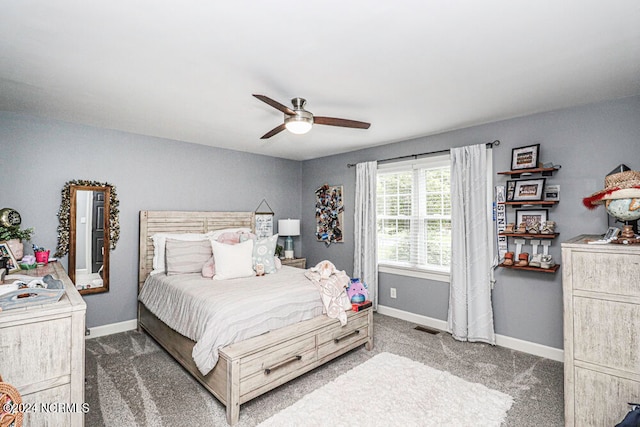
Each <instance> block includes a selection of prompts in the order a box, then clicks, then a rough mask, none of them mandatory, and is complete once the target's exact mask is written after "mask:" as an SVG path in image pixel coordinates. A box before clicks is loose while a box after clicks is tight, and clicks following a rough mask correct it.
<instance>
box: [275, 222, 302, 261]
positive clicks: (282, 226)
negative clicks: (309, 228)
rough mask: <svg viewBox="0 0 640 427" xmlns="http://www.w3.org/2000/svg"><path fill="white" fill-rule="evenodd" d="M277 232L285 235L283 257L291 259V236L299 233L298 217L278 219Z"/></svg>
mask: <svg viewBox="0 0 640 427" xmlns="http://www.w3.org/2000/svg"><path fill="white" fill-rule="evenodd" d="M278 234H279V235H280V236H286V237H287V238H286V239H284V257H285V259H293V236H299V235H300V220H299V219H279V220H278Z"/></svg>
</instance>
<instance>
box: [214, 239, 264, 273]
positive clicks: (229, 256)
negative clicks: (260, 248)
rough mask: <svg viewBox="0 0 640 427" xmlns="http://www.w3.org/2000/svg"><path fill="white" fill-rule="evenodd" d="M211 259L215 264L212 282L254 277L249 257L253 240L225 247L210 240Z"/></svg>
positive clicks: (251, 252)
mask: <svg viewBox="0 0 640 427" xmlns="http://www.w3.org/2000/svg"><path fill="white" fill-rule="evenodd" d="M211 247H212V248H213V257H214V259H215V262H216V274H215V276H213V280H226V279H237V278H239V277H249V276H255V274H256V273H255V271H253V263H252V261H251V255H252V254H253V240H247V241H246V242H242V243H238V244H237V245H225V244H224V243H220V242H217V241H215V240H211Z"/></svg>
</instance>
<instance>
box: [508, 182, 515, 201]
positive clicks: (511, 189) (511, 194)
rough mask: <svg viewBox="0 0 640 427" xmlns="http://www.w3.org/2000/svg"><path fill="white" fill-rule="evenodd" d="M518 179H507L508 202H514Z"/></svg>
mask: <svg viewBox="0 0 640 427" xmlns="http://www.w3.org/2000/svg"><path fill="white" fill-rule="evenodd" d="M516 182H517V181H516V180H511V181H507V198H506V201H507V202H513V197H514V196H515V194H516Z"/></svg>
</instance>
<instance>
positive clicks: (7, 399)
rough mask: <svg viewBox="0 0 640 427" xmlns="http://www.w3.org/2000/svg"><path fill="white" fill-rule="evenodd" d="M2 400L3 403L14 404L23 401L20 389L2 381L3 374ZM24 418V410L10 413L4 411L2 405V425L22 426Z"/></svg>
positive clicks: (0, 412)
mask: <svg viewBox="0 0 640 427" xmlns="http://www.w3.org/2000/svg"><path fill="white" fill-rule="evenodd" d="M0 402H1V403H2V404H3V405H4V404H5V403H12V404H14V405H20V404H21V403H22V397H20V393H19V392H18V390H17V389H16V388H15V387H14V386H12V385H11V384H9V383H4V382H2V377H1V376H0ZM23 418H24V414H23V413H22V412H13V413H8V412H4V410H3V409H2V407H0V427H9V426H11V427H22V421H23Z"/></svg>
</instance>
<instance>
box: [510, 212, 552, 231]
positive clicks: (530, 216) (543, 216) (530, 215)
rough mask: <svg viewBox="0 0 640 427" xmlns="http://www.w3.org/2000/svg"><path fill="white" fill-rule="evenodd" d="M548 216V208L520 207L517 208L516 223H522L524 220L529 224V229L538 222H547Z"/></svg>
mask: <svg viewBox="0 0 640 427" xmlns="http://www.w3.org/2000/svg"><path fill="white" fill-rule="evenodd" d="M548 216H549V210H548V209H537V210H528V209H518V210H516V224H522V223H523V222H524V223H525V224H527V229H529V227H531V226H532V225H533V224H535V223H536V222H537V223H538V224H542V223H544V222H547V218H548Z"/></svg>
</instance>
